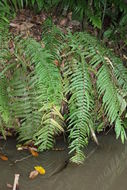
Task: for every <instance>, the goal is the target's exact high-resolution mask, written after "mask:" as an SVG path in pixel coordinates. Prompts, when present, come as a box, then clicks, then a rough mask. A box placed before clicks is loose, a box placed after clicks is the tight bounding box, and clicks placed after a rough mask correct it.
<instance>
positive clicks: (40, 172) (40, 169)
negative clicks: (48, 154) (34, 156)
mask: <svg viewBox="0 0 127 190" xmlns="http://www.w3.org/2000/svg"><path fill="white" fill-rule="evenodd" d="M34 169H35V170H36V171H38V172H39V174H41V175H44V174H45V169H44V168H43V167H42V166H35V167H34Z"/></svg>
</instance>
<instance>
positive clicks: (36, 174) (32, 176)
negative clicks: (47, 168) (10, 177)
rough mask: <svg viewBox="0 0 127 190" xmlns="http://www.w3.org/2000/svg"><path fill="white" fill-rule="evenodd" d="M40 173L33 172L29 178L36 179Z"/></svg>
mask: <svg viewBox="0 0 127 190" xmlns="http://www.w3.org/2000/svg"><path fill="white" fill-rule="evenodd" d="M38 174H39V172H38V171H37V170H34V171H32V172H30V175H29V178H30V179H34V178H36V177H37V176H38Z"/></svg>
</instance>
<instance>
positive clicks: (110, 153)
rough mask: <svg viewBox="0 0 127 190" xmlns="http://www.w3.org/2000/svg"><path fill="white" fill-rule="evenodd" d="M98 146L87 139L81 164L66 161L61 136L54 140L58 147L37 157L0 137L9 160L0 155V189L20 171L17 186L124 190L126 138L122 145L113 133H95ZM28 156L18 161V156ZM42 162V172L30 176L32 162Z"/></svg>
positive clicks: (126, 181) (44, 189)
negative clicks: (35, 175) (102, 134)
mask: <svg viewBox="0 0 127 190" xmlns="http://www.w3.org/2000/svg"><path fill="white" fill-rule="evenodd" d="M98 140H99V143H100V146H98V147H97V146H96V144H95V143H94V142H90V143H89V146H88V147H87V149H85V152H86V160H85V162H84V164H83V165H79V166H77V165H74V164H71V163H68V164H67V165H66V164H65V163H66V161H67V160H68V159H69V155H68V149H67V146H66V145H65V143H63V141H62V140H59V141H58V143H57V146H58V147H61V148H63V147H64V150H61V151H55V150H54V151H53V150H52V151H46V152H43V153H39V156H38V157H33V156H30V157H28V156H29V155H30V153H29V152H28V151H25V150H24V151H17V149H16V143H17V142H16V140H15V139H13V138H9V139H8V140H7V141H6V142H5V141H4V140H0V148H1V147H2V151H3V153H4V154H6V155H7V157H8V161H3V160H1V159H0V190H8V189H9V188H8V187H7V183H9V184H12V185H13V182H14V175H15V174H20V178H19V190H29V189H30V190H78V189H80V190H126V189H127V188H126V186H127V142H125V144H124V145H123V144H122V143H121V141H120V140H116V139H115V135H114V134H112V133H111V134H108V135H105V136H99V137H98ZM24 157H28V158H27V159H24V160H22V161H20V162H17V163H15V160H20V159H22V158H24ZM37 165H39V166H43V167H44V168H45V170H46V174H45V175H38V176H37V177H36V178H35V179H33V180H32V179H29V174H30V172H31V171H33V170H34V166H37Z"/></svg>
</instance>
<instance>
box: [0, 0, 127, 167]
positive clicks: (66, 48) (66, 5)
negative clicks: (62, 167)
mask: <svg viewBox="0 0 127 190" xmlns="http://www.w3.org/2000/svg"><path fill="white" fill-rule="evenodd" d="M84 3H85V4H84ZM23 8H30V9H33V8H34V9H35V12H37V13H38V14H39V12H40V11H42V10H43V11H46V16H47V15H48V16H47V19H45V22H43V23H41V25H42V26H41V27H42V34H41V35H42V37H41V40H36V38H33V37H31V35H29V30H30V29H28V28H27V29H28V31H27V32H25V34H24V33H23V32H24V30H25V29H24V28H23V29H21V25H16V24H15V23H12V24H13V26H16V27H17V30H19V31H20V34H19V35H18V36H17V35H15V34H14V33H12V31H11V30H10V26H12V24H11V25H10V26H9V23H10V19H13V18H14V17H15V15H16V14H20V13H19V12H18V11H19V10H20V9H23ZM51 9H52V15H51V14H50V13H49V12H48V11H50V10H51ZM56 10H59V11H58V16H59V14H61V13H62V15H63V17H64V18H63V19H64V25H62V26H61V21H59V20H58V23H55V22H56V20H55V21H54V20H53V19H54V17H55V18H56V15H53V14H54V13H53V12H54V11H56ZM70 11H72V17H71V18H70V17H69V18H68V15H69V16H70V15H71V14H69V13H70ZM109 11H111V14H110V15H109ZM64 14H65V15H66V17H67V18H66V17H65V15H64ZM113 14H114V16H113ZM126 15H127V6H126V4H125V3H123V1H119V3H118V1H113V0H112V1H106V0H105V1H97V0H96V1H94V2H93V1H78V3H77V1H46V2H45V1H39V0H37V1H35V0H34V1H32V0H31V1H28V0H25V1H23V0H20V1H13V0H12V1H7V0H6V1H1V12H0V131H1V134H2V135H3V136H4V138H6V134H7V131H8V130H9V129H15V131H16V132H17V133H18V140H19V141H22V142H27V143H28V142H33V143H34V145H36V146H37V147H38V149H39V150H40V151H43V150H48V149H50V148H53V146H54V144H55V137H56V136H57V135H61V134H62V135H64V134H65V133H67V136H68V143H69V149H70V153H73V156H72V158H71V161H72V162H75V163H82V162H83V161H84V158H85V155H84V147H85V146H87V144H88V141H89V138H90V137H91V136H92V138H93V139H94V140H95V142H96V143H98V141H97V137H96V134H95V133H96V132H101V131H103V130H104V129H105V128H106V127H107V126H108V127H112V128H114V129H115V132H116V137H117V138H118V137H120V138H121V140H122V142H123V143H124V141H125V139H126V132H125V129H126V117H127V114H126V105H127V100H126V98H127V69H126V67H125V65H124V64H123V61H125V60H126V55H125V54H124V53H125V50H126V43H127V41H126V38H125V36H126V32H125V30H126V26H125V23H126V19H127V16H126ZM118 17H119V18H120V19H119V24H118V22H117V18H118ZM67 19H68V20H67ZM73 19H78V21H80V31H79V28H78V31H75V29H73V27H72V22H71V21H73ZM115 19H116V20H115ZM106 20H108V21H110V26H108V25H106V23H105V22H106ZM54 23H55V24H54ZM116 23H117V24H116ZM14 24H15V25H14ZM27 24H28V23H27ZM39 24H40V21H39ZM67 24H68V29H66V27H67ZM113 24H114V25H113ZM70 26H71V27H70ZM91 27H93V29H94V30H93V29H92V30H90V28H91ZM121 27H122V29H121ZM30 28H32V25H31V26H30ZM83 28H85V31H81V30H82V29H83ZM116 29H118V30H117V32H116V33H117V34H116V33H115V30H116ZM89 30H90V33H92V34H94V35H96V38H95V37H93V35H91V34H89V33H88V31H89ZM3 31H5V32H3ZM96 32H97V33H96ZM112 34H113V35H112ZM117 35H118V36H120V40H119V39H118V38H117ZM114 36H115V39H114ZM106 38H107V39H108V41H107V39H106ZM100 39H103V40H100ZM105 39H106V41H105ZM112 41H113V42H115V44H117V45H116V49H114V52H115V53H117V54H119V51H118V48H117V47H120V50H121V53H122V55H121V54H120V55H119V57H120V58H119V57H118V55H116V54H115V53H114V52H113V51H112V50H111V49H110V48H109V47H110V46H111V47H112V48H113V47H114V44H113V45H112ZM109 42H110V43H109ZM104 43H105V44H104ZM107 43H108V47H106V45H107ZM123 55H124V56H123ZM65 105H66V108H65Z"/></svg>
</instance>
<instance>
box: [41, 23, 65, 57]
mask: <svg viewBox="0 0 127 190" xmlns="http://www.w3.org/2000/svg"><path fill="white" fill-rule="evenodd" d="M42 30H43V33H42V39H43V41H42V42H43V43H44V44H45V49H47V50H48V51H50V53H51V54H52V56H54V59H57V60H59V59H60V57H59V54H60V50H61V44H62V43H63V41H64V38H65V36H64V34H63V33H62V31H61V29H60V28H58V27H57V26H56V25H55V24H54V23H53V22H52V20H50V19H47V20H46V21H45V22H44V24H43V28H42Z"/></svg>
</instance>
